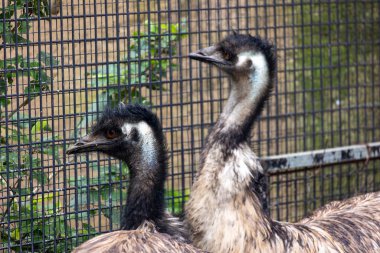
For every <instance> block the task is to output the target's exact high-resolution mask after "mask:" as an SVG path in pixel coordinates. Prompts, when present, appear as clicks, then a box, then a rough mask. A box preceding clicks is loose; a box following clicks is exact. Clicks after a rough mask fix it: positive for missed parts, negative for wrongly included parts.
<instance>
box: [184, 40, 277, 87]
mask: <svg viewBox="0 0 380 253" xmlns="http://www.w3.org/2000/svg"><path fill="white" fill-rule="evenodd" d="M189 57H190V58H191V59H194V60H198V61H201V62H206V63H209V64H212V65H214V66H216V67H218V68H220V69H221V70H223V71H224V72H225V73H227V74H228V75H230V76H231V77H232V78H233V79H234V80H239V79H241V78H242V77H248V76H251V75H252V74H255V73H256V72H260V71H264V70H263V69H265V70H268V72H269V78H271V79H272V78H273V76H274V72H275V68H276V58H275V55H274V49H273V46H272V45H271V44H269V43H268V42H266V41H265V40H262V39H260V38H259V37H253V36H251V35H241V34H236V33H234V34H232V35H229V36H227V37H226V38H225V39H224V40H222V41H221V42H219V43H218V44H216V45H213V46H210V47H206V48H203V49H201V50H199V51H197V52H194V53H191V54H190V55H189ZM258 74H260V73H258Z"/></svg>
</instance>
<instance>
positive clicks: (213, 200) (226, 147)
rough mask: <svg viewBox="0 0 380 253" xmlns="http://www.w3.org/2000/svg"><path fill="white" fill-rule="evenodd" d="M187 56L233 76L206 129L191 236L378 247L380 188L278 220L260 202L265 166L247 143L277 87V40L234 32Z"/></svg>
mask: <svg viewBox="0 0 380 253" xmlns="http://www.w3.org/2000/svg"><path fill="white" fill-rule="evenodd" d="M190 58H192V59H195V60H199V61H202V62H205V63H209V64H211V65H214V66H216V67H218V68H219V69H221V70H222V71H223V72H224V73H226V74H227V75H228V76H229V78H230V79H231V80H232V85H231V91H230V95H229V98H228V101H227V104H226V105H225V107H224V109H223V112H222V114H221V115H220V118H219V119H218V121H217V123H216V124H215V126H214V127H213V129H212V130H211V132H210V133H209V136H208V139H207V141H206V145H205V148H204V150H203V152H202V155H201V162H200V170H199V172H198V177H197V179H196V181H195V183H194V185H193V188H192V192H191V196H190V199H189V202H188V204H187V206H186V219H187V221H188V223H189V225H190V230H191V232H192V235H193V242H194V244H195V245H196V246H198V247H201V248H202V249H204V250H208V251H210V252H215V253H216V252H218V253H222V252H223V253H228V252H241V253H247V252H275V253H281V252H310V253H311V252H342V253H343V252H345V253H352V252H366V253H368V252H380V193H378V192H377V193H370V194H365V195H362V196H358V197H354V198H351V199H348V200H345V201H341V202H332V203H330V204H328V205H326V206H325V207H323V208H321V209H319V210H318V211H316V212H315V213H314V214H313V215H312V216H310V217H309V218H306V219H303V220H301V221H299V222H297V223H294V224H291V223H286V222H278V221H273V220H271V219H270V217H268V216H267V215H266V214H265V213H264V212H263V210H262V205H261V203H260V200H259V193H258V192H257V191H253V192H252V187H251V185H252V184H253V185H255V184H256V187H253V188H254V189H260V182H259V181H257V178H259V177H260V175H261V174H262V173H263V169H262V167H261V165H260V163H259V161H258V159H257V157H256V155H255V154H254V153H253V152H252V150H251V149H250V147H249V146H248V143H247V141H248V139H249V136H250V130H251V127H252V124H253V122H254V121H255V119H256V118H257V116H258V115H259V114H260V112H261V111H262V108H263V105H264V103H265V101H266V100H267V99H268V97H269V94H270V91H271V89H272V87H273V83H274V78H275V69H276V58H275V54H274V49H273V46H272V45H270V44H269V43H268V42H266V41H264V40H262V39H260V38H258V37H252V36H250V35H238V34H233V35H230V36H228V37H227V38H225V39H224V40H223V41H221V42H220V43H218V44H217V45H214V46H211V47H208V48H204V49H201V50H199V51H198V52H195V53H192V54H190Z"/></svg>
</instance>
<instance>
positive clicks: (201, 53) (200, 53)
mask: <svg viewBox="0 0 380 253" xmlns="http://www.w3.org/2000/svg"><path fill="white" fill-rule="evenodd" d="M198 54H199V55H202V56H206V55H205V54H204V53H203V52H202V51H199V52H198Z"/></svg>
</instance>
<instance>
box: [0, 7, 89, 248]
mask: <svg viewBox="0 0 380 253" xmlns="http://www.w3.org/2000/svg"><path fill="white" fill-rule="evenodd" d="M6 2H7V5H6V6H4V7H2V8H1V10H0V18H1V20H2V22H1V24H0V42H1V43H0V51H2V50H4V46H5V47H7V52H8V54H10V55H15V57H12V58H6V59H4V60H0V118H1V120H2V121H5V118H7V119H8V123H9V124H8V125H7V126H1V128H0V134H1V138H0V142H1V144H5V147H4V146H3V147H0V184H1V185H2V192H1V193H2V194H4V195H7V196H8V201H7V202H6V203H4V202H5V201H4V202H2V203H1V208H2V211H3V213H2V216H1V221H4V220H5V219H7V220H8V222H5V223H4V224H5V225H4V226H2V228H1V229H0V236H1V239H2V245H1V247H5V248H8V247H9V248H11V249H12V250H13V251H14V252H31V251H34V252H55V251H56V252H67V250H70V249H71V248H72V245H75V244H76V243H80V242H82V241H84V240H86V239H88V234H89V231H94V229H93V228H92V227H91V226H90V225H88V224H86V223H84V222H83V223H81V226H79V227H75V226H74V227H73V226H72V224H70V223H69V220H68V219H65V218H64V213H63V204H62V203H61V200H60V198H59V196H58V194H56V192H54V193H52V192H43V193H41V189H44V188H43V187H44V186H45V185H49V184H52V181H53V180H52V177H51V174H49V173H47V172H46V171H45V170H44V163H43V162H42V161H43V159H46V158H48V159H49V160H54V162H55V164H61V163H62V162H61V161H60V158H59V156H60V153H62V152H60V149H61V148H60V147H58V146H54V145H53V144H52V143H54V141H53V140H55V139H57V138H59V137H58V136H54V133H53V132H52V128H51V127H50V125H49V122H48V121H47V120H36V119H31V118H30V115H24V114H23V113H22V112H21V110H22V107H24V106H26V105H28V104H30V103H31V101H33V99H35V98H37V97H39V96H41V95H42V94H43V92H44V91H49V90H50V85H51V81H52V78H51V77H50V76H49V75H48V73H47V72H46V70H45V67H47V66H49V67H52V66H57V65H58V64H59V62H58V60H57V59H56V58H55V57H53V56H52V55H50V54H49V53H47V52H43V51H40V52H39V53H38V54H37V56H36V57H35V58H32V57H31V56H30V55H29V54H27V53H25V50H23V47H25V46H28V44H29V43H30V41H29V34H30V29H31V24H32V22H34V21H36V20H38V18H39V17H47V16H48V15H49V13H48V12H49V8H48V3H49V1H47V0H42V1H41V0H9V1H6ZM25 80H27V83H28V84H27V85H26V86H25V88H24V92H23V93H24V94H26V96H25V98H24V101H22V100H21V99H20V101H22V102H21V103H20V104H18V105H17V106H16V109H15V110H13V111H8V113H7V114H5V111H6V110H9V108H11V107H10V106H7V105H9V104H11V103H13V104H14V103H15V102H16V101H13V98H12V96H10V95H9V94H11V89H14V88H17V89H20V90H21V89H22V85H21V83H22V82H25ZM16 85H17V86H16ZM13 97H15V96H13ZM17 101H18V100H17ZM12 107H13V106H12ZM12 145H17V147H19V148H18V149H17V150H15V151H13V150H11V148H10V146H12ZM4 148H5V149H6V151H5V152H4ZM68 237H69V238H70V237H72V238H74V239H73V240H72V241H71V242H70V243H69V242H67V240H66V238H68Z"/></svg>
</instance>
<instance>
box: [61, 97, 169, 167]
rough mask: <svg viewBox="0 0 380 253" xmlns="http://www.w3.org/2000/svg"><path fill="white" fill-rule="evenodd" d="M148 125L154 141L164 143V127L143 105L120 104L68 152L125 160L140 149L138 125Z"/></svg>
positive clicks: (107, 111)
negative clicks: (133, 149) (136, 149)
mask: <svg viewBox="0 0 380 253" xmlns="http://www.w3.org/2000/svg"><path fill="white" fill-rule="evenodd" d="M141 122H143V123H146V125H147V126H148V127H149V128H150V129H151V131H152V133H153V135H154V137H155V140H156V141H158V142H159V143H163V134H162V128H161V124H160V122H159V120H158V118H157V116H156V115H155V114H153V113H152V112H151V111H149V110H148V109H147V108H145V107H143V106H141V105H124V104H120V105H119V106H117V107H116V108H113V109H111V108H107V109H106V110H105V111H104V113H103V114H102V116H101V117H100V119H99V120H98V121H97V123H96V124H95V125H94V126H93V127H92V131H91V133H90V134H88V135H86V136H84V137H83V138H81V139H80V140H79V141H77V142H76V143H75V144H74V145H73V146H71V147H69V148H68V150H67V151H66V153H67V154H78V153H85V152H92V151H100V152H104V153H106V154H108V155H111V156H114V157H116V158H119V159H123V160H125V156H124V155H122V153H123V152H124V154H125V153H126V152H127V151H128V150H130V149H131V148H133V147H134V146H137V143H139V140H140V138H143V137H144V136H142V135H141V129H139V125H138V123H141Z"/></svg>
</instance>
